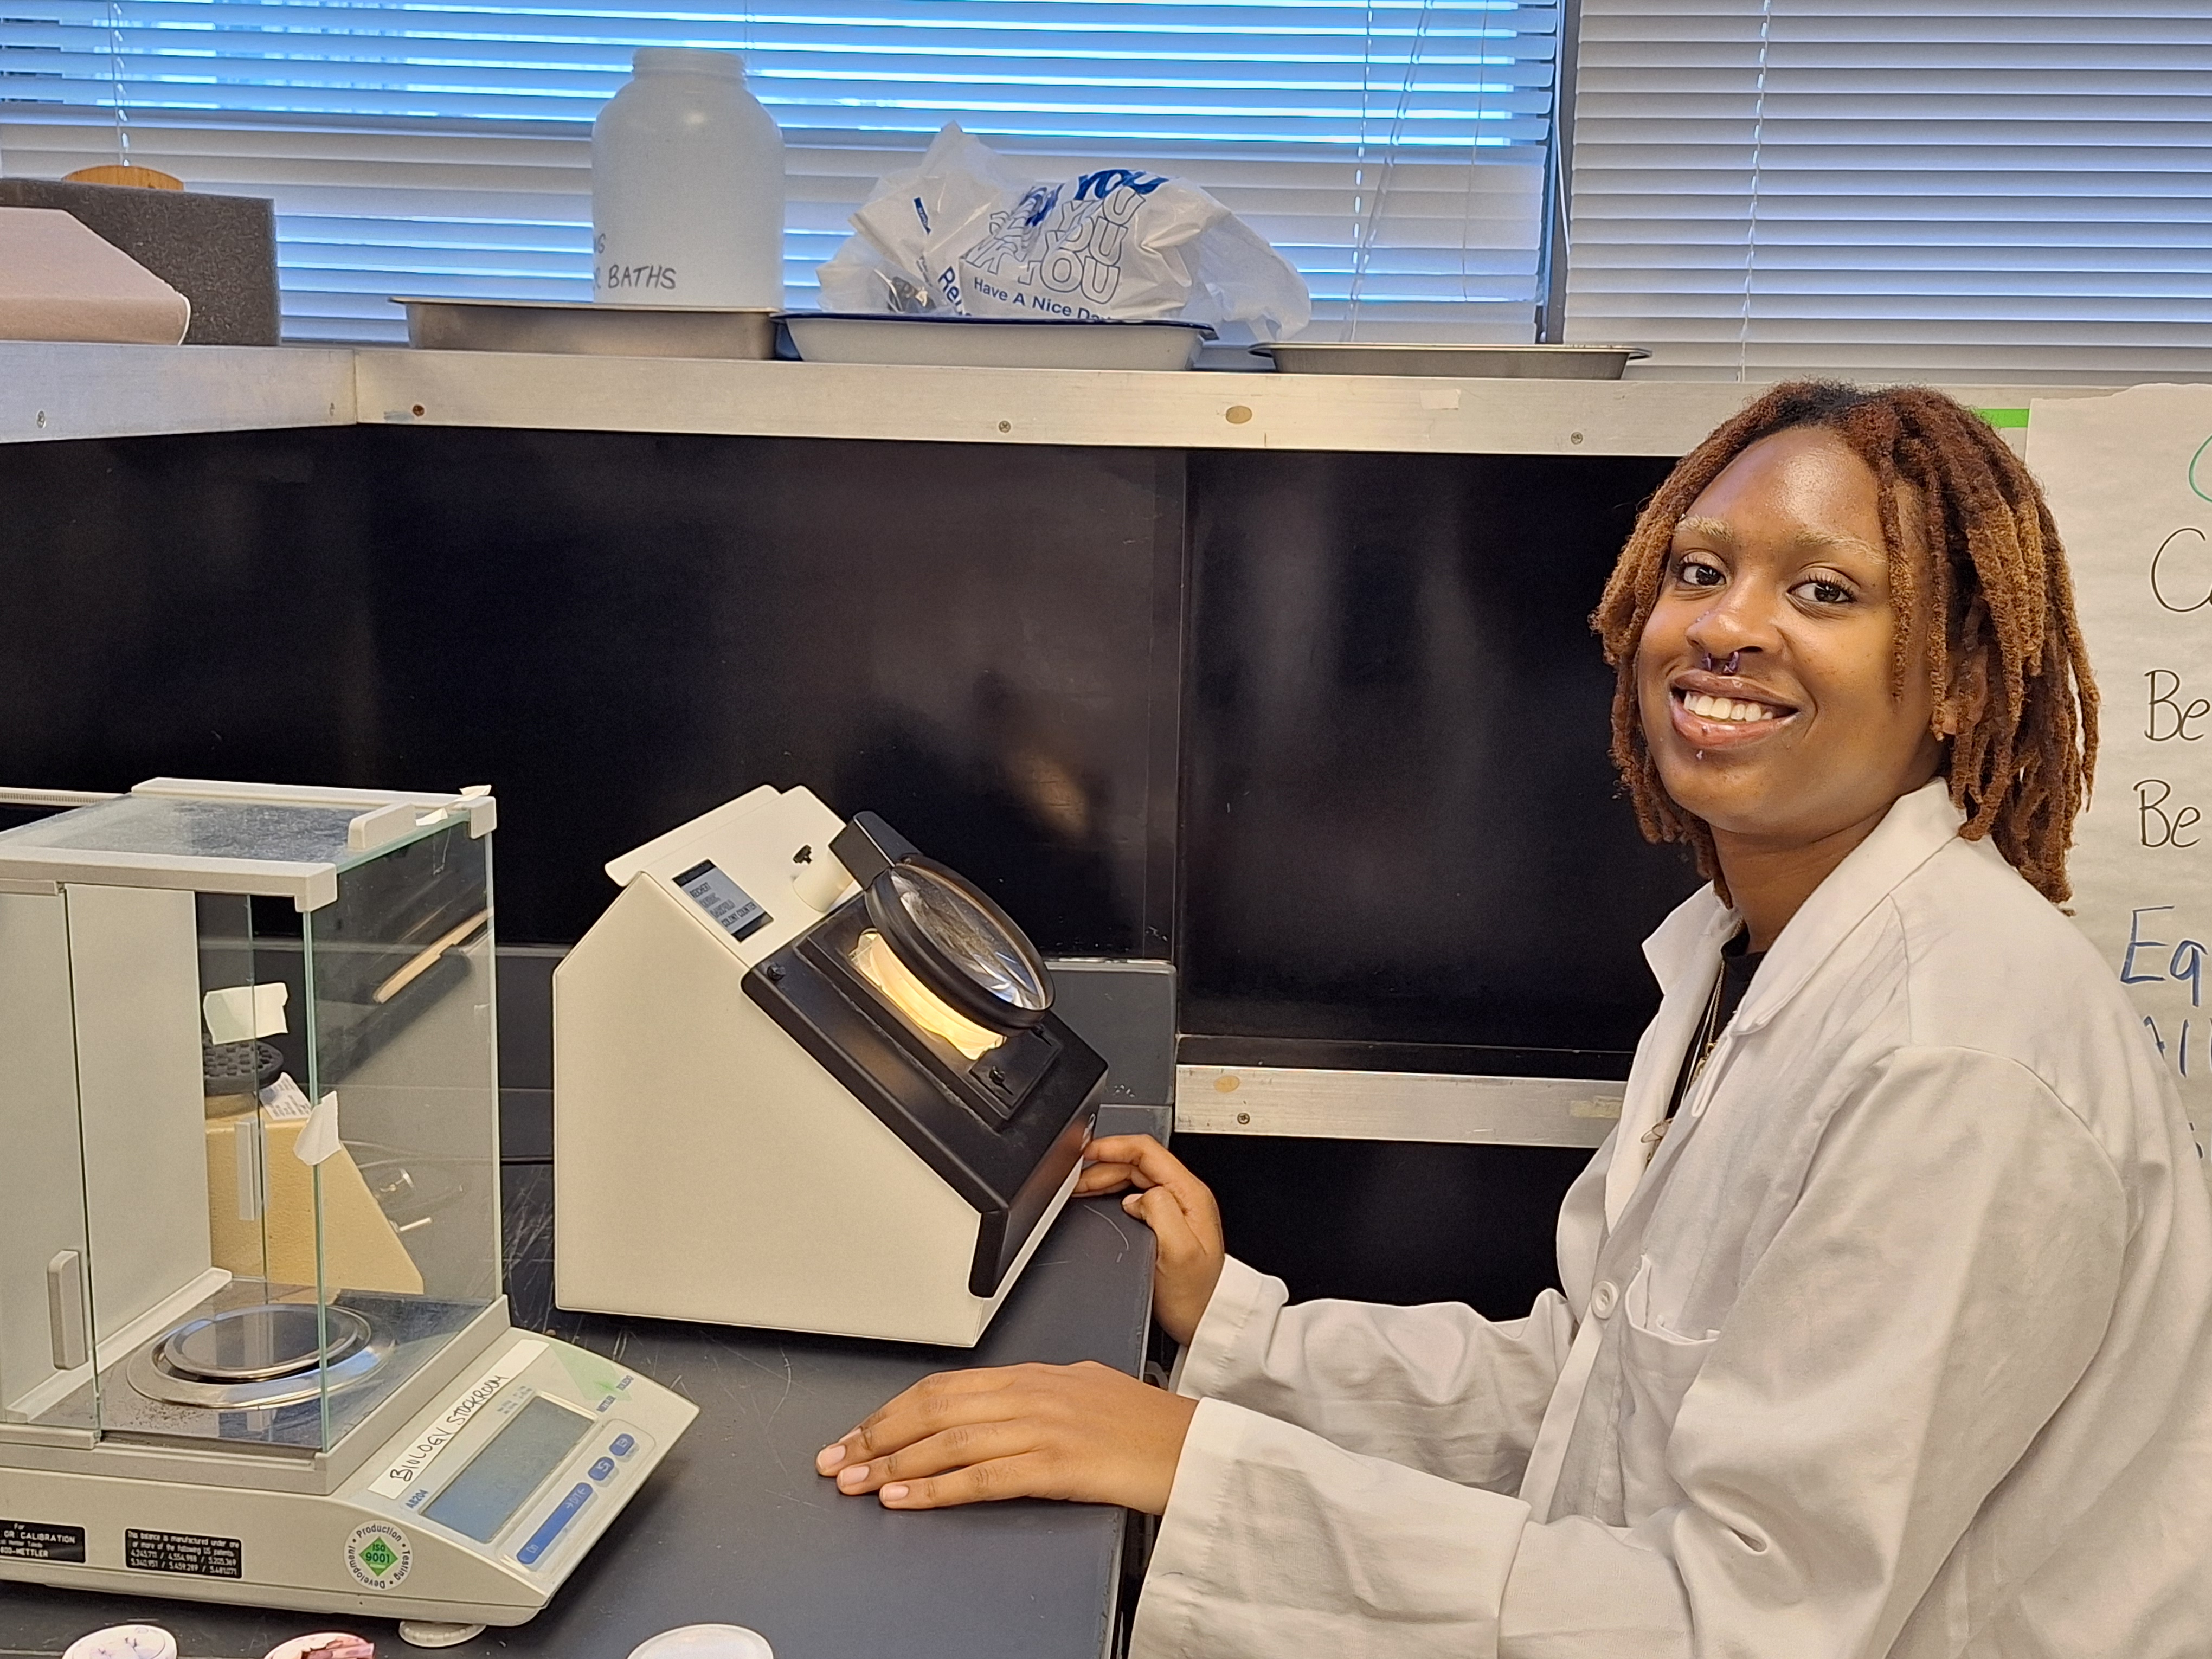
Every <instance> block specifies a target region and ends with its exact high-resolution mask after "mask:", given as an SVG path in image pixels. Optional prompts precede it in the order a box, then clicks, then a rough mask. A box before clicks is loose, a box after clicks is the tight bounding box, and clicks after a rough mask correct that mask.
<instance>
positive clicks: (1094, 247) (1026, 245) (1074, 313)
mask: <svg viewBox="0 0 2212 1659" xmlns="http://www.w3.org/2000/svg"><path fill="white" fill-rule="evenodd" d="M852 223H853V228H854V234H853V236H852V237H851V238H850V240H848V241H847V242H846V244H845V246H843V247H842V248H841V249H839V250H838V252H837V253H836V257H835V258H832V259H830V261H829V263H828V264H824V265H823V266H822V267H820V270H819V276H820V280H821V284H822V301H823V306H824V307H826V308H827V309H829V310H831V311H861V312H866V311H899V312H920V313H928V312H941V313H947V314H952V315H960V316H969V317H1060V318H1068V319H1079V320H1097V319H1111V320H1116V321H1136V320H1148V319H1155V318H1176V319H1182V320H1184V321H1188V322H1198V323H1208V324H1212V325H1213V326H1214V327H1215V328H1216V329H1218V331H1220V333H1221V335H1222V337H1224V338H1225V339H1232V340H1235V339H1262V340H1267V339H1277V338H1279V337H1282V336H1284V335H1286V334H1295V333H1297V331H1298V330H1300V329H1302V328H1304V326H1305V325H1306V324H1307V322H1308V321H1309V320H1310V319H1311V317H1312V315H1313V306H1312V301H1311V300H1310V297H1309V296H1308V295H1307V292H1306V285H1305V283H1304V280H1303V279H1302V278H1301V277H1300V276H1298V274H1297V271H1296V270H1293V269H1292V268H1291V264H1290V262H1289V261H1287V260H1286V259H1285V258H1283V256H1282V255H1281V254H1279V253H1278V252H1275V250H1274V249H1273V248H1272V247H1270V246H1268V245H1267V242H1266V241H1265V240H1262V239H1261V237H1260V236H1259V235H1258V234H1256V233H1255V232H1254V231H1253V230H1252V229H1251V228H1250V227H1249V226H1247V225H1246V224H1245V223H1244V222H1243V221H1242V220H1240V219H1238V218H1237V216H1235V215H1233V214H1231V212H1230V211H1229V210H1228V209H1227V208H1225V207H1224V206H1222V204H1220V203H1219V202H1217V201H1216V200H1214V199H1213V197H1211V196H1209V195H1207V194H1206V192H1205V191H1202V190H1200V189H1199V188H1198V186H1196V185H1191V184H1187V183H1185V182H1183V181H1182V180H1181V179H1171V178H1168V177H1166V176H1165V175H1164V174H1161V173H1149V172H1146V171H1144V170H1142V169H1139V168H1134V167H1098V168H1096V169H1093V170H1091V171H1087V172H1084V173H1079V174H1077V175H1076V176H1075V177H1073V178H1072V179H1057V180H1051V181H1048V182H1046V183H1042V184H1030V183H1027V182H1026V181H1025V180H1024V179H1022V178H1021V176H1020V175H1019V174H1018V173H1015V172H1014V171H1013V170H1012V167H1011V166H1010V165H1009V164H1008V163H1007V162H1006V160H1005V159H1004V158H1003V157H1001V156H1000V155H997V154H996V153H995V152H994V151H993V150H992V149H990V148H989V147H988V146H987V145H986V144H984V143H981V142H980V141H978V140H977V139H975V138H973V137H969V135H968V134H967V133H965V132H963V131H961V130H960V128H959V127H958V126H957V125H948V126H946V127H945V130H944V131H942V132H940V133H939V134H938V136H937V138H936V141H935V142H934V143H932V144H931V145H930V147H929V150H928V153H927V155H924V156H923V157H922V159H921V163H920V165H918V166H917V167H913V168H910V169H907V170H905V171H902V172H899V173H890V174H888V175H886V176H885V177H884V179H883V180H882V181H881V182H880V183H878V185H877V186H876V188H875V190H874V191H873V192H872V194H871V195H870V196H869V197H868V200H867V202H866V204H864V205H863V206H862V207H861V209H860V211H859V212H858V213H856V214H854V216H853V220H852Z"/></svg>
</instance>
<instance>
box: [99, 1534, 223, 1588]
mask: <svg viewBox="0 0 2212 1659" xmlns="http://www.w3.org/2000/svg"><path fill="white" fill-rule="evenodd" d="M245 1551H246V1547H245V1546H244V1545H243V1544H241V1543H240V1542H239V1541H238V1540H237V1539H235V1538H206V1537H203V1536H202V1535H201V1534H198V1533H196V1532H141V1531H139V1530H138V1529H137V1528H136V1527H133V1528H128V1529H127V1530H126V1531H125V1533H124V1534H123V1565H125V1566H126V1567H129V1568H131V1570H132V1571H136V1572H182V1573H189V1574H191V1576H192V1577H195V1578H242V1577H245V1576H246V1570H245V1565H244V1564H245V1559H246V1554H245Z"/></svg>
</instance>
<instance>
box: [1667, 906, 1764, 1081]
mask: <svg viewBox="0 0 2212 1659" xmlns="http://www.w3.org/2000/svg"><path fill="white" fill-rule="evenodd" d="M1765 960H1766V952H1765V951H1754V950H1753V949H1752V948H1751V930H1750V929H1749V928H1747V927H1739V928H1738V929H1737V930H1736V933H1735V938H1733V939H1730V940H1729V942H1728V943H1727V944H1726V945H1723V946H1721V979H1720V997H1719V1000H1717V1002H1708V1003H1707V1004H1706V1005H1705V1010H1706V1012H1705V1018H1703V1019H1701V1020H1699V1022H1698V1029H1697V1030H1694V1031H1692V1033H1691V1034H1690V1046H1689V1047H1688V1048H1686V1049H1685V1050H1684V1051H1683V1054H1682V1069H1681V1071H1680V1073H1679V1074H1678V1075H1677V1076H1676V1077H1675V1079H1674V1098H1673V1099H1672V1100H1670V1101H1668V1103H1667V1116H1668V1119H1669V1120H1672V1119H1673V1117H1674V1114H1675V1112H1676V1111H1677V1110H1679V1109H1680V1107H1681V1104H1682V1097H1683V1096H1684V1095H1686V1094H1687V1093H1689V1092H1690V1084H1691V1081H1692V1079H1694V1078H1695V1077H1696V1076H1697V1074H1698V1068H1699V1066H1700V1065H1701V1064H1702V1063H1703V1062H1704V1060H1705V1056H1706V1055H1708V1054H1711V1052H1712V1050H1713V1045H1714V1044H1715V1043H1717V1042H1719V1041H1720V1037H1721V1033H1722V1032H1723V1031H1725V1030H1728V1023H1729V1021H1730V1020H1732V1019H1734V1018H1735V1011H1736V1010H1737V1009H1738V1008H1740V1007H1741V1006H1743V998H1744V994H1745V993H1746V992H1747V991H1748V990H1750V989H1751V981H1752V978H1753V975H1756V974H1757V973H1758V972H1759V963H1762V962H1764V961H1765Z"/></svg>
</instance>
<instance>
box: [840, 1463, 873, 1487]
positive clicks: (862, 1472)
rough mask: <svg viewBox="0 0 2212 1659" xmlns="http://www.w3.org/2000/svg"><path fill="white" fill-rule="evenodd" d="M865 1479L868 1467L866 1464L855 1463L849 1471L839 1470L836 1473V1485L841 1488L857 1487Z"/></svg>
mask: <svg viewBox="0 0 2212 1659" xmlns="http://www.w3.org/2000/svg"><path fill="white" fill-rule="evenodd" d="M867 1478H868V1466H867V1465H866V1463H855V1464H854V1465H853V1467H852V1468H849V1469H840V1470H839V1471H838V1472H837V1484H838V1485H839V1486H857V1485H858V1484H859V1483H860V1482H861V1481H863V1480H866V1479H867Z"/></svg>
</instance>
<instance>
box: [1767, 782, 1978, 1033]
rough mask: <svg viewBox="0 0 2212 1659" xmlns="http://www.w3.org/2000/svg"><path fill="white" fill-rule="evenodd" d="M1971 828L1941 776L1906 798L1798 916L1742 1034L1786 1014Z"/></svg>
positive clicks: (1777, 947)
mask: <svg viewBox="0 0 2212 1659" xmlns="http://www.w3.org/2000/svg"><path fill="white" fill-rule="evenodd" d="M1965 822H1966V816H1965V814H1963V813H1962V812H1960V811H1959V809H1958V808H1957V807H1955V806H1954V805H1952V804H1951V791H1950V787H1949V786H1948V784H1946V783H1945V782H1944V781H1943V780H1942V779H1941V778H1935V779H1931V780H1930V781H1928V782H1927V783H1924V784H1923V785H1921V787H1919V788H1917V789H1916V790H1914V791H1913V792H1912V793H1911V794H1909V795H1900V796H1899V797H1898V799H1897V800H1896V802H1895V804H1894V805H1892V806H1891V807H1890V809H1889V811H1888V812H1887V814H1886V815H1885V816H1884V817H1883V818H1882V821H1881V823H1878V824H1876V825H1875V830H1874V833H1873V834H1872V835H1870V836H1868V837H1867V838H1866V839H1865V840H1864V841H1863V842H1860V843H1859V844H1858V845H1857V847H1854V848H1852V849H1851V851H1850V855H1849V856H1848V857H1847V858H1845V859H1844V861H1843V862H1842V863H1841V864H1839V865H1838V866H1836V867H1835V869H1834V870H1833V871H1832V872H1830V873H1829V876H1828V878H1827V879H1826V881H1824V882H1822V883H1821V884H1820V885H1819V886H1818V887H1816V888H1814V890H1813V894H1812V896H1811V897H1809V898H1808V899H1807V900H1806V901H1805V902H1804V903H1803V904H1802V905H1801V906H1799V907H1798V910H1797V914H1796V915H1794V916H1792V917H1790V922H1789V925H1788V926H1787V927H1784V928H1783V930H1782V934H1781V937H1780V938H1778V939H1776V940H1775V941H1774V945H1773V948H1772V949H1771V950H1770V951H1767V953H1766V960H1765V962H1763V963H1760V964H1759V973H1758V975H1757V976H1756V977H1754V978H1753V981H1752V983H1751V990H1750V992H1749V994H1747V996H1746V997H1745V998H1744V1000H1743V1006H1741V1008H1739V1009H1738V1010H1737V1011H1736V1016H1735V1019H1734V1020H1733V1021H1731V1022H1730V1024H1733V1025H1734V1026H1735V1032H1736V1035H1737V1036H1750V1035H1751V1034H1752V1033H1753V1031H1756V1030H1759V1028H1760V1027H1761V1026H1763V1025H1765V1024H1767V1022H1768V1021H1770V1020H1771V1019H1772V1018H1774V1017H1775V1016H1776V1015H1777V1014H1778V1013H1780V1012H1782V1010H1783V1009H1784V1007H1785V1006H1788V1004H1789V1002H1790V999H1791V998H1792V997H1794V996H1796V994H1797V993H1798V992H1799V991H1801V990H1802V989H1803V988H1804V985H1805V981H1807V980H1808V979H1810V978H1812V976H1813V975H1814V971H1815V970H1816V969H1818V968H1819V967H1820V964H1821V963H1824V962H1826V960H1827V959H1828V958H1829V957H1831V956H1832V955H1833V954H1834V953H1835V951H1836V947H1837V946H1838V945H1841V944H1842V943H1843V942H1844V939H1845V938H1847V937H1848V936H1849V935H1850V932H1851V930H1852V929H1853V928H1855V927H1857V926H1858V925H1859V923H1861V922H1862V921H1865V920H1866V919H1867V917H1868V916H1869V915H1871V914H1872V913H1873V912H1874V910H1875V908H1877V907H1878V906H1879V905H1881V902H1882V901H1883V900H1885V899H1887V897H1888V896H1890V895H1891V894H1892V893H1893V892H1894V891H1896V890H1897V889H1898V887H1899V885H1900V884H1902V883H1903V882H1904V881H1905V878H1907V877H1908V876H1910V875H1911V874H1912V872H1914V871H1916V870H1917V869H1918V868H1919V867H1920V866H1922V865H1923V864H1925V863H1927V862H1928V860H1929V859H1932V858H1934V857H1935V856H1936V854H1938V853H1940V852H1942V850H1943V849H1944V848H1946V847H1948V846H1949V845H1950V844H1951V842H1954V840H1956V839H1957V838H1958V835H1959V826H1960V824H1962V823H1965Z"/></svg>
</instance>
